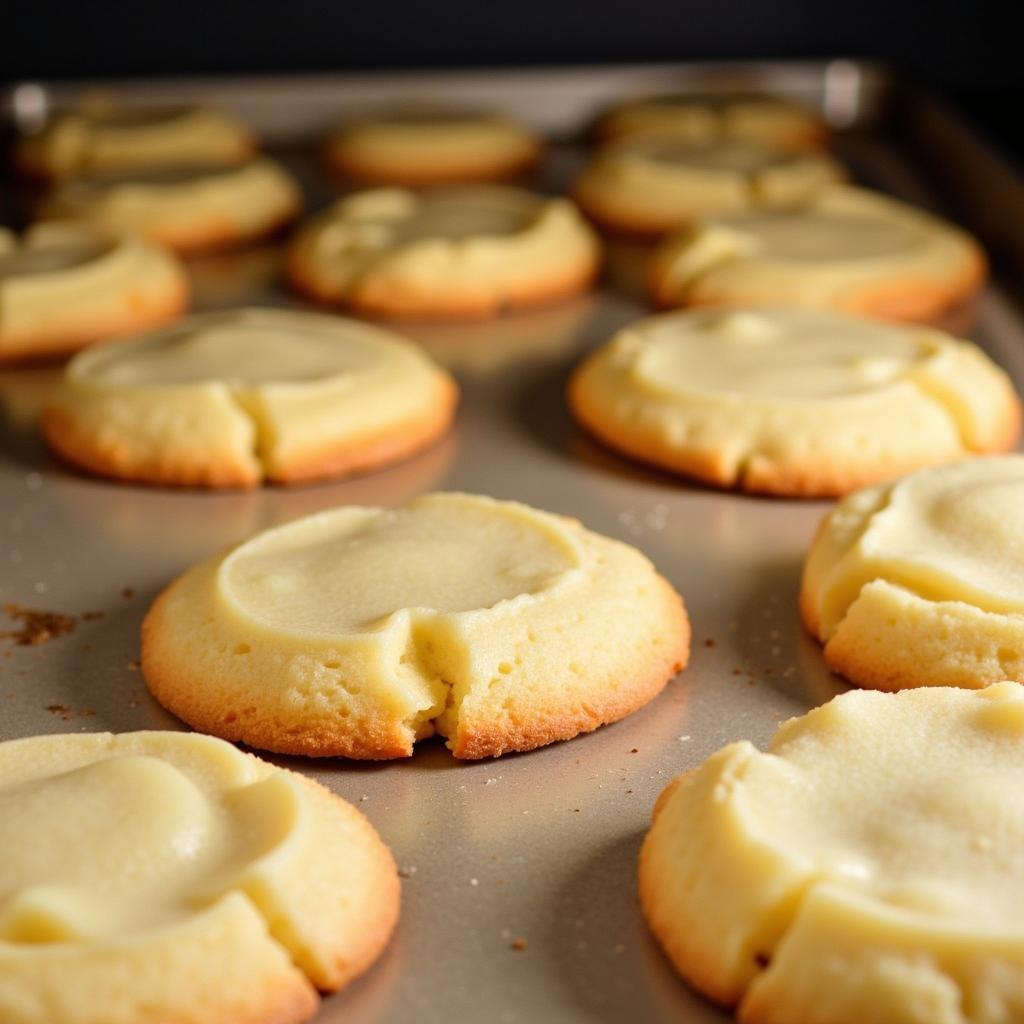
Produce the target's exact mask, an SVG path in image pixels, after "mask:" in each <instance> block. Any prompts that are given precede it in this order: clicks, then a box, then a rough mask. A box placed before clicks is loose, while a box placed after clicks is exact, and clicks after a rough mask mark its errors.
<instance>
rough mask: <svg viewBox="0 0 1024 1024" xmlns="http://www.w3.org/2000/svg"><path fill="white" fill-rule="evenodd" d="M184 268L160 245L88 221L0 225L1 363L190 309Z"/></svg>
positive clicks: (61, 350)
mask: <svg viewBox="0 0 1024 1024" xmlns="http://www.w3.org/2000/svg"><path fill="white" fill-rule="evenodd" d="M188 300H189V283H188V276H187V275H186V273H185V269H184V267H182V265H181V263H180V262H179V261H178V260H177V259H176V258H175V257H174V256H173V255H172V254H171V253H168V252H166V251H165V250H164V249H162V248H159V247H158V246H155V245H151V244H149V243H147V242H143V241H142V240H140V239H137V238H133V237H129V236H127V235H124V234H121V233H117V232H112V231H106V230H103V229H100V228H95V227H91V226H89V225H85V224H68V223H52V224H37V225H36V226H35V227H33V228H30V229H29V230H28V231H26V232H25V234H24V235H23V236H22V239H21V240H20V242H19V240H18V238H17V236H15V235H14V234H12V233H11V232H9V231H5V230H3V229H2V228H0V363H8V362H15V361H18V360H24V359H39V358H51V357H54V356H62V355H67V354H68V353H69V352H74V351H75V350H77V349H80V348H83V347H84V346H86V345H89V344H91V343H92V342H94V341H100V340H103V339H105V338H111V337H115V336H117V335H121V334H128V333H131V332H132V331H138V330H144V329H146V328H149V327H152V326H154V325H156V324H160V323H164V322H166V321H168V320H173V319H175V318H176V317H178V316H179V315H180V314H181V313H182V312H183V311H184V310H185V308H186V307H187V306H188Z"/></svg>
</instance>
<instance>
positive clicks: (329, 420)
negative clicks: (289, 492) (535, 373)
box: [49, 309, 455, 483]
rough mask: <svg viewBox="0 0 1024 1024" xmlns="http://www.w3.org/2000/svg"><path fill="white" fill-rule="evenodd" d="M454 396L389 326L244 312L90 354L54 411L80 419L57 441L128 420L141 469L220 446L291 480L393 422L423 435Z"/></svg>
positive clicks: (234, 457) (72, 371)
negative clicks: (70, 433) (424, 423)
mask: <svg viewBox="0 0 1024 1024" xmlns="http://www.w3.org/2000/svg"><path fill="white" fill-rule="evenodd" d="M454 395H455V387H454V384H453V383H452V382H451V380H450V378H449V377H448V375H447V374H446V373H445V372H444V371H443V370H441V369H440V368H439V367H438V366H436V365H435V364H434V363H433V362H432V360H431V359H430V358H429V357H428V356H426V355H425V354H424V353H423V352H422V350H421V349H420V348H418V347H417V346H415V345H413V344H411V343H410V342H407V341H405V340H404V339H402V338H400V337H398V336H397V335H394V334H392V333H391V332H389V331H385V330H382V329H380V328H377V327H374V326H371V325H369V324H364V323H361V322H359V321H356V320H348V319H345V318H342V317H337V316H331V315H327V314H317V313H303V312H296V311H290V310H289V311H286V310H273V309H240V310H231V311H228V312H216V313H206V314H203V315H201V316H196V317H193V318H190V319H188V320H185V321H183V322H181V323H179V324H177V325H175V326H173V327H170V328H166V329H162V330H159V331H154V332H152V333H149V334H145V335H141V336H139V337H138V338H134V339H131V340H128V341H124V342H116V343H113V344H110V345H105V346H103V347H102V348H97V349H93V350H91V351H89V352H84V353H82V354H80V355H79V356H77V357H76V358H75V359H73V360H72V361H71V363H70V364H69V365H68V368H67V371H66V373H65V376H64V379H63V381H62V382H61V384H60V386H59V387H58V389H57V390H56V392H55V394H54V395H53V397H52V398H51V401H50V404H49V408H50V410H51V415H53V416H55V417H56V419H57V420H58V421H59V420H61V419H62V418H64V417H67V421H68V423H69V424H70V428H61V427H60V426H59V423H58V426H56V427H55V428H54V431H55V434H56V435H57V436H56V440H57V441H58V442H60V441H61V440H62V438H63V437H64V435H65V434H67V429H71V430H72V431H73V432H74V433H76V434H79V435H83V436H84V435H89V436H95V437H97V438H99V437H100V436H103V435H106V434H108V433H109V432H110V430H111V424H113V423H121V424H128V423H129V421H130V422H131V428H130V429H129V428H128V427H127V426H125V427H124V428H123V432H124V434H125V436H124V437H123V438H121V442H120V443H121V445H122V448H123V450H124V451H125V452H127V451H128V450H129V449H131V450H132V451H134V452H135V459H134V461H135V462H136V463H137V465H136V467H135V470H136V471H139V470H140V469H143V467H145V466H146V465H147V464H155V463H156V462H157V461H159V459H160V458H162V457H167V456H169V455H170V454H171V453H173V452H178V453H180V456H181V458H182V459H184V460H186V462H187V461H188V460H189V459H192V460H193V461H195V460H198V459H199V457H200V455H201V454H202V453H203V452H205V453H206V454H207V455H209V454H210V453H211V452H215V451H221V452H222V453H223V460H224V462H225V464H226V466H228V467H232V466H235V467H236V470H237V473H239V474H241V475H242V476H245V475H247V474H248V475H250V476H254V477H255V478H256V479H258V478H259V476H260V475H261V473H267V474H268V475H270V476H272V477H275V478H277V477H281V478H285V479H287V478H291V477H292V476H298V475H306V472H305V470H303V472H302V473H299V469H298V467H299V466H300V465H301V466H307V463H308V467H307V468H308V470H309V472H310V473H314V471H315V470H316V467H317V464H318V463H319V462H321V461H322V460H323V459H326V460H327V462H328V463H330V461H331V458H333V455H332V453H333V452H335V451H338V452H341V451H342V450H347V449H349V448H353V449H357V448H358V447H359V446H360V445H363V446H365V445H366V444H372V443H373V442H374V441H375V439H376V438H378V437H380V436H381V435H382V434H387V433H388V432H389V431H395V430H405V429H408V430H409V431H411V432H412V434H413V435H416V434H418V432H419V430H420V427H419V426H417V425H416V424H417V422H418V421H420V420H431V421H432V420H434V419H436V420H437V421H438V425H439V426H440V424H441V423H442V421H446V420H447V419H448V417H449V416H450V412H451V406H452V404H453V402H454ZM424 429H425V428H424ZM430 432H431V433H432V434H433V433H436V430H434V429H433V428H431V431H430ZM58 446H59V447H60V445H58ZM160 453H162V455H161V454H160ZM371 464H372V463H371ZM144 475H148V474H144ZM169 482H173V481H169ZM235 482H236V483H238V482H241V481H238V480H236V481H235Z"/></svg>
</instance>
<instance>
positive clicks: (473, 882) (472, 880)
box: [469, 878, 480, 885]
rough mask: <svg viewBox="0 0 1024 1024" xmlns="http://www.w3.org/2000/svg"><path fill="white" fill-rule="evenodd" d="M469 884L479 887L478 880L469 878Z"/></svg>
mask: <svg viewBox="0 0 1024 1024" xmlns="http://www.w3.org/2000/svg"><path fill="white" fill-rule="evenodd" d="M469 884H470V885H479V884H480V879H479V878H471V879H470V880H469Z"/></svg>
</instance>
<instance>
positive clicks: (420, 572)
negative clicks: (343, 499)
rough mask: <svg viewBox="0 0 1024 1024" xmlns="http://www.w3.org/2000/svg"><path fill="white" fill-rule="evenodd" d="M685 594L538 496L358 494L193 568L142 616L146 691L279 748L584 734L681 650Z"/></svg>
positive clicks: (358, 748)
mask: <svg viewBox="0 0 1024 1024" xmlns="http://www.w3.org/2000/svg"><path fill="white" fill-rule="evenodd" d="M688 651H689V625H688V621H687V618H686V613H685V611H684V609H683V606H682V602H681V600H680V599H679V597H678V595H677V594H676V593H675V591H674V590H673V589H672V587H671V586H670V585H669V584H668V583H667V582H666V581H665V580H664V579H663V578H662V577H660V576H659V575H658V574H657V573H656V572H655V570H654V568H653V567H652V566H651V564H650V563H649V562H648V561H647V559H646V558H644V557H643V556H642V555H641V554H640V553H639V552H638V551H636V550H635V549H633V548H630V547H627V546H626V545H624V544H620V543H618V542H616V541H613V540H610V539H608V538H605V537H601V536H600V535H598V534H594V533H590V532H589V531H587V530H584V529H583V528H582V527H581V526H580V525H579V524H578V523H577V522H576V521H575V520H570V519H565V518H563V517H560V516H554V515H551V514H549V513H544V512H538V511H536V510H534V509H531V508H528V507H527V506H525V505H519V504H515V503H512V502H498V501H494V500H493V499H490V498H483V497H476V496H472V495H461V494H435V495H428V496H426V497H422V498H419V499H417V500H415V501H413V502H412V503H411V504H409V505H407V506H405V507H403V508H399V509H393V510H385V509H376V508H362V507H343V508H338V509H333V510H330V511H327V512H322V513H319V514H318V515H314V516H309V517H307V518H305V519H300V520H298V521H296V522H294V523H291V524H288V525H285V526H282V527H279V528H277V529H275V530H270V531H268V532H267V533H264V534H261V535H259V536H257V537H256V538H254V539H253V540H251V541H249V542H248V543H246V544H243V545H241V546H240V547H238V548H236V549H235V550H234V551H233V552H230V553H228V554H226V555H218V556H216V557H214V558H212V559H209V560H208V561H206V562H204V563H201V564H200V565H198V566H196V567H195V568H193V569H191V570H189V571H188V572H186V573H185V574H184V575H183V576H181V577H180V578H179V579H178V580H177V581H176V582H175V583H173V584H172V585H171V586H170V587H169V588H168V589H167V590H165V591H164V593H163V594H162V595H161V596H160V597H159V598H158V600H157V602H156V604H155V605H154V606H153V608H152V609H151V610H150V612H149V614H148V616H147V618H146V621H145V622H144V624H143V634H142V670H143V674H144V675H145V678H146V682H147V685H148V686H149V688H150V690H151V692H152V693H153V694H154V696H155V697H156V698H157V700H159V701H160V702H161V703H162V704H163V705H164V706H165V707H167V708H168V709H169V710H170V711H172V712H174V713H175V714H177V715H179V716H180V717H181V718H183V719H184V720H185V721H187V722H189V723H190V724H191V725H193V726H195V727H197V728H200V729H202V730H203V731H205V732H210V733H213V734H214V735H218V736H222V737H224V738H226V739H236V740H242V741H244V742H246V743H249V744H252V745H253V746H256V747H260V748H263V749H268V750H275V751H279V752H282V753H295V754H310V755H321V756H337V755H341V756H346V757H357V758H389V757H403V756H408V755H410V754H411V753H412V748H413V743H414V742H415V741H416V740H418V739H422V738H425V737H427V736H430V735H433V734H434V733H439V734H440V735H442V736H444V737H446V738H447V740H448V746H449V747H450V748H451V750H452V752H453V753H454V754H455V756H456V757H461V758H479V757H487V756H496V755H498V754H502V753H505V752H507V751H512V750H529V749H532V748H534V747H538V746H542V745H544V744H546V743H550V742H553V741H554V740H561V739H569V738H571V737H572V736H575V735H577V734H578V733H581V732H589V731H590V730H592V729H595V728H597V727H598V726H600V725H603V724H605V723H607V722H611V721H615V720H617V719H619V718H622V717H624V716H625V715H627V714H629V713H630V712H632V711H635V710H636V709H637V708H639V707H641V706H642V705H644V704H646V703H647V702H648V701H649V700H651V699H652V698H653V697H655V696H656V695H657V694H658V693H659V692H660V691H661V690H662V688H663V687H664V686H665V684H666V683H667V682H668V680H669V678H670V677H671V676H672V675H673V674H674V673H675V672H677V671H678V670H679V669H680V668H682V667H683V665H684V664H685V663H686V660H687V656H688Z"/></svg>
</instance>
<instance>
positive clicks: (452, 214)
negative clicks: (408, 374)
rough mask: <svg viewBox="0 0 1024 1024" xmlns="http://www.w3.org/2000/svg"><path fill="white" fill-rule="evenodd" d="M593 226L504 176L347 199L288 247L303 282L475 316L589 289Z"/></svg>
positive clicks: (359, 300) (350, 302)
mask: <svg viewBox="0 0 1024 1024" xmlns="http://www.w3.org/2000/svg"><path fill="white" fill-rule="evenodd" d="M599 259H600V249H599V245H598V242H597V238H596V236H595V235H594V233H593V231H592V230H591V229H590V228H589V227H588V226H587V224H586V223H585V222H584V221H583V219H582V218H581V217H580V215H579V213H578V212H577V210H576V207H575V206H574V205H573V204H572V203H571V202H569V201H568V200H566V199H550V198H547V197H544V196H540V195H536V194H534V193H532V192H526V191H524V190H522V189H516V188H509V187H504V186H499V185H477V186H463V187H460V188H449V189H437V190H433V191H431V192H428V193H423V194H416V193H414V192H409V191H405V190H401V189H374V190H372V191H368V192H361V193H357V194H356V195H353V196H349V197H348V198H346V199H341V200H339V201H338V202H336V203H335V204H334V205H332V206H330V207H328V209H327V210H325V211H324V212H323V213H321V214H319V215H317V216H316V217H314V218H313V219H312V220H310V221H309V222H308V223H306V224H305V225H304V226H303V227H301V228H300V229H299V232H298V234H297V236H296V237H295V239H294V240H293V242H292V244H291V247H290V249H289V251H288V254H287V257H286V260H287V270H288V275H289V277H290V279H291V281H292V283H293V284H294V285H295V287H296V288H297V289H298V290H299V291H301V292H303V293H305V294H306V295H309V296H311V297H313V298H315V299H317V300H319V301H322V302H330V303H343V304H345V305H347V306H350V307H352V308H353V309H355V310H357V311H358V312H360V313H363V314H367V315H370V316H380V317H390V318H394V319H412V320H417V319H421V320H433V319H442V320H443V319H461V318H468V319H473V318H477V317H487V316H493V315H495V314H497V313H500V312H501V311H502V310H504V309H511V308H517V307H521V306H532V305H537V304H540V303H544V302H548V301H553V300H555V299H559V298H563V297H565V296H569V295H573V294H575V293H577V292H580V291H583V290H584V289H585V288H587V287H588V286H589V284H590V283H591V281H592V280H593V278H594V276H595V275H596V273H597V269H598V263H599Z"/></svg>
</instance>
